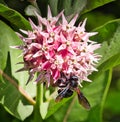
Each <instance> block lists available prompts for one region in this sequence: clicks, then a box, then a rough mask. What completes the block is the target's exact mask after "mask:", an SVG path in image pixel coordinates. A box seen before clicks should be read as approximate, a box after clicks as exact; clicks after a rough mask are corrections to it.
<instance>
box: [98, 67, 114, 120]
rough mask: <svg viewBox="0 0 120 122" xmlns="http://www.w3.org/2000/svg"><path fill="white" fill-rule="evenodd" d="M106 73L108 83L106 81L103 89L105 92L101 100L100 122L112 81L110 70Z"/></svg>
mask: <svg viewBox="0 0 120 122" xmlns="http://www.w3.org/2000/svg"><path fill="white" fill-rule="evenodd" d="M107 72H108V76H107V77H108V81H107V85H106V88H105V91H104V94H103V99H102V102H101V110H100V118H101V122H102V113H103V107H104V103H105V100H106V97H107V93H108V90H109V87H110V83H111V79H112V69H109V70H108V71H107Z"/></svg>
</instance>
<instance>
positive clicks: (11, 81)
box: [0, 69, 35, 105]
mask: <svg viewBox="0 0 120 122" xmlns="http://www.w3.org/2000/svg"><path fill="white" fill-rule="evenodd" d="M0 75H2V76H3V77H4V78H5V79H6V80H8V81H9V82H10V83H11V84H12V85H13V86H15V87H16V89H17V90H18V91H19V92H20V93H21V94H22V95H23V96H24V97H25V98H26V99H27V100H28V101H29V102H30V103H31V104H32V105H35V101H34V100H33V98H32V97H31V96H30V95H29V94H28V93H27V92H26V91H25V90H24V89H23V88H22V87H21V86H19V85H18V84H17V83H16V82H15V80H13V79H12V78H11V77H10V76H8V75H7V74H6V73H4V72H3V71H2V70H1V69H0Z"/></svg>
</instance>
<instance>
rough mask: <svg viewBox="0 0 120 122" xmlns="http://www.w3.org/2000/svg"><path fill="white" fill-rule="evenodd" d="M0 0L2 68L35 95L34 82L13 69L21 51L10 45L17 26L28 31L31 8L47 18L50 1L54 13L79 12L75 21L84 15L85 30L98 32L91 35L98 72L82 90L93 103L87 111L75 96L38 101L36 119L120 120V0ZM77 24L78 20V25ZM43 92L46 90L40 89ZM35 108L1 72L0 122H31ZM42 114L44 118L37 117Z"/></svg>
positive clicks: (75, 121)
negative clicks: (97, 59) (96, 55)
mask: <svg viewBox="0 0 120 122" xmlns="http://www.w3.org/2000/svg"><path fill="white" fill-rule="evenodd" d="M32 1H34V0H28V1H27V0H0V69H1V70H3V71H4V72H5V73H6V74H7V75H8V76H9V77H11V78H12V79H14V80H15V81H16V84H17V86H20V88H22V89H23V91H24V92H27V93H29V95H30V96H31V98H35V96H36V86H35V85H33V84H32V83H29V84H28V85H27V86H26V85H25V83H26V81H27V78H28V74H27V72H21V73H15V71H16V70H17V69H19V68H20V67H21V66H19V65H15V64H16V63H17V62H20V61H22V58H17V57H18V56H19V54H20V53H21V52H20V51H18V50H13V49H11V48H10V46H11V45H19V44H20V43H21V40H20V39H19V38H18V36H17V35H16V33H15V32H16V31H19V29H25V30H28V29H31V27H30V24H29V22H28V18H29V17H30V18H32V19H33V20H34V21H35V22H36V19H35V17H34V14H33V10H36V11H38V12H39V14H41V16H43V17H45V16H46V14H47V6H48V4H49V5H50V8H51V10H52V13H53V15H54V16H55V15H57V14H58V13H59V12H60V11H61V10H63V9H64V11H65V15H66V16H70V15H71V17H72V16H73V15H74V14H75V13H79V18H78V20H77V23H79V22H80V21H82V20H84V19H85V18H87V25H86V28H87V31H97V32H99V33H98V35H96V36H94V37H93V38H92V39H93V40H95V41H97V42H99V43H101V45H102V47H101V48H100V49H99V50H97V52H98V53H99V54H100V55H102V59H101V61H100V62H99V64H98V66H97V68H98V69H99V71H98V72H95V73H93V74H92V75H91V76H90V79H92V81H93V82H92V83H84V84H83V86H84V87H83V88H82V89H81V90H82V92H83V93H84V95H85V96H86V97H87V98H88V100H89V102H90V104H91V110H90V111H86V110H85V109H84V108H82V107H81V106H80V105H79V103H78V101H77V99H76V95H73V97H71V98H69V99H65V100H63V101H61V102H60V103H55V102H54V100H51V101H48V100H47V99H46V100H45V101H43V102H42V104H41V105H38V106H39V107H38V113H40V114H41V116H40V115H39V116H40V119H39V120H40V122H42V121H43V122H54V121H55V122H119V121H120V104H119V103H120V75H119V74H120V1H119V0H37V4H36V3H35V2H32ZM77 23H76V24H77ZM44 92H45V93H46V94H47V93H48V92H49V91H47V90H46V89H44ZM35 109H36V108H35V107H34V105H32V104H31V103H30V102H29V100H28V99H26V97H24V96H23V94H21V93H20V92H19V88H17V87H15V85H13V84H12V83H11V82H9V80H8V79H6V78H5V77H3V76H2V75H0V120H1V122H3V121H4V122H22V121H23V122H35V119H34V113H35ZM41 117H42V118H41Z"/></svg>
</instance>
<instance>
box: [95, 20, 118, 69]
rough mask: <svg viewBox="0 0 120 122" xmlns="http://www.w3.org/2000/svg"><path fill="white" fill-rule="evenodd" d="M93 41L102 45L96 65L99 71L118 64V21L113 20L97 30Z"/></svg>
mask: <svg viewBox="0 0 120 122" xmlns="http://www.w3.org/2000/svg"><path fill="white" fill-rule="evenodd" d="M95 31H97V32H98V34H97V35H96V36H94V38H93V39H94V40H96V41H98V42H100V43H102V46H101V48H100V49H99V50H98V53H99V54H101V55H102V58H101V60H100V62H99V64H98V66H99V69H100V70H107V69H109V68H111V67H114V66H116V65H118V64H120V19H118V20H113V21H110V22H108V23H106V24H105V25H103V26H101V27H99V28H97V29H96V30H95Z"/></svg>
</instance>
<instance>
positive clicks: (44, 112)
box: [40, 102, 49, 119]
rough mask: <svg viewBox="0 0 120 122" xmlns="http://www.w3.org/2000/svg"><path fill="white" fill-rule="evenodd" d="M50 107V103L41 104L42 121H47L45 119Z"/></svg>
mask: <svg viewBox="0 0 120 122" xmlns="http://www.w3.org/2000/svg"><path fill="white" fill-rule="evenodd" d="M48 106H49V102H42V103H41V104H40V113H41V116H42V119H45V117H46V115H47V112H48Z"/></svg>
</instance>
